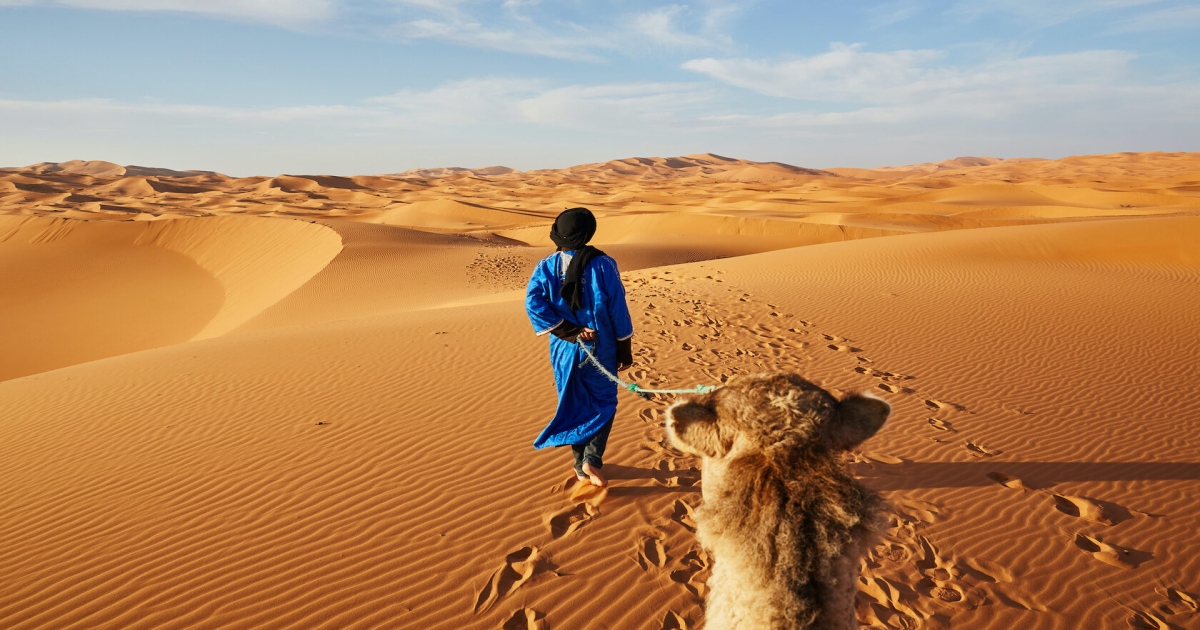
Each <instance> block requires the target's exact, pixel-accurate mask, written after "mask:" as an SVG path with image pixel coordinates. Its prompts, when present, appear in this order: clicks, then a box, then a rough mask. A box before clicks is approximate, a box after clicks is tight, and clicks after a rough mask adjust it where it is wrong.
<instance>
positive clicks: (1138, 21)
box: [1113, 6, 1200, 33]
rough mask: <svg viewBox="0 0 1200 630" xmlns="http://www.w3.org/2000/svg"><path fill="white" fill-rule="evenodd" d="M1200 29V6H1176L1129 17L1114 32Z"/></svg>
mask: <svg viewBox="0 0 1200 630" xmlns="http://www.w3.org/2000/svg"><path fill="white" fill-rule="evenodd" d="M1179 29H1192V30H1200V6H1178V7H1171V8H1167V9H1160V10H1158V11H1152V12H1150V13H1144V14H1142V15H1135V16H1133V17H1130V18H1128V19H1126V20H1124V21H1122V22H1121V23H1120V24H1118V25H1117V26H1116V27H1115V28H1113V32H1116V33H1132V32H1139V31H1168V30H1179Z"/></svg>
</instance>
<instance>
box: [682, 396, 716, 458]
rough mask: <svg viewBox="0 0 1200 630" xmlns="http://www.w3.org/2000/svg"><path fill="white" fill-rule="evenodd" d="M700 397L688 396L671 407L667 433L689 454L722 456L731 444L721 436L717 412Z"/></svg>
mask: <svg viewBox="0 0 1200 630" xmlns="http://www.w3.org/2000/svg"><path fill="white" fill-rule="evenodd" d="M703 400H705V399H699V400H684V401H680V402H677V403H675V404H674V405H671V406H670V407H668V408H667V435H669V436H670V438H671V443H672V444H674V445H675V446H676V448H678V449H679V450H681V451H683V452H685V453H687V454H689V455H700V456H703V457H721V456H723V455H725V453H727V452H729V445H727V444H726V443H725V442H724V441H723V440H722V439H721V431H720V428H719V427H718V426H717V412H716V411H714V410H713V408H712V407H710V406H708V405H707V404H704V402H701V401H703Z"/></svg>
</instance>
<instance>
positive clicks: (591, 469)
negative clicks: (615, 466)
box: [583, 462, 608, 488]
mask: <svg viewBox="0 0 1200 630" xmlns="http://www.w3.org/2000/svg"><path fill="white" fill-rule="evenodd" d="M583 472H585V473H587V476H588V479H589V480H590V481H591V482H592V485H593V486H597V487H600V488H603V487H604V486H607V485H608V480H607V479H605V478H604V475H602V474H600V469H599V468H596V467H595V466H593V465H591V464H589V463H587V462H584V463H583Z"/></svg>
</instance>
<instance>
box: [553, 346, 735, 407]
mask: <svg viewBox="0 0 1200 630" xmlns="http://www.w3.org/2000/svg"><path fill="white" fill-rule="evenodd" d="M575 343H577V344H579V347H580V348H583V353H584V354H586V355H587V362H588V363H591V364H592V365H594V366H596V369H597V370H600V373H601V374H603V375H604V376H605V377H606V378H608V380H610V381H612V382H614V383H616V384H617V385H620V386H621V387H623V388H625V389H627V390H629V391H631V392H633V393H634V394H637V395H638V396H641V397H642V398H645V399H646V400H650V394H707V393H709V392H711V391H713V390H714V389H716V386H715V385H697V386H695V387H693V388H691V389H642V386H641V385H638V384H637V383H627V382H625V381H623V380H621V378H620V377H618V376H617V375H616V374H613V373H612V372H609V371H608V370H607V369H605V367H604V366H603V365H601V364H600V361H599V360H598V359H597V358H596V355H594V354H592V349H591V348H589V347H588V345H587V343H586V342H584V341H582V340H580V339H576V340H575ZM579 367H583V364H582V363H580V364H579Z"/></svg>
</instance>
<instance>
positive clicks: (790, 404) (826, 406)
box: [716, 374, 836, 431]
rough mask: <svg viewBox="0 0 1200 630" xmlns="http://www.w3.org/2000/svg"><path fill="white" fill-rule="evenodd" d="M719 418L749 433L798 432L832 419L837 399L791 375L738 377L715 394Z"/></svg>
mask: <svg viewBox="0 0 1200 630" xmlns="http://www.w3.org/2000/svg"><path fill="white" fill-rule="evenodd" d="M717 395H718V400H717V401H716V402H717V405H716V409H717V414H718V418H719V419H720V420H722V421H725V422H732V423H735V424H739V425H742V428H743V429H748V430H754V429H759V430H764V429H765V430H787V429H792V430H801V431H803V430H804V429H806V428H808V427H811V426H812V425H813V424H815V423H819V422H822V421H824V420H825V419H827V418H828V417H830V416H832V415H833V413H834V410H835V406H836V400H835V399H834V398H833V396H831V395H830V394H829V393H828V392H826V391H825V390H824V389H821V388H820V387H818V386H817V385H814V384H813V383H811V382H809V381H806V380H804V379H802V378H800V377H798V376H795V375H790V374H766V375H751V376H739V377H736V378H733V379H730V381H729V383H728V384H727V385H725V387H723V388H721V390H719V391H718V392H717Z"/></svg>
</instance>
